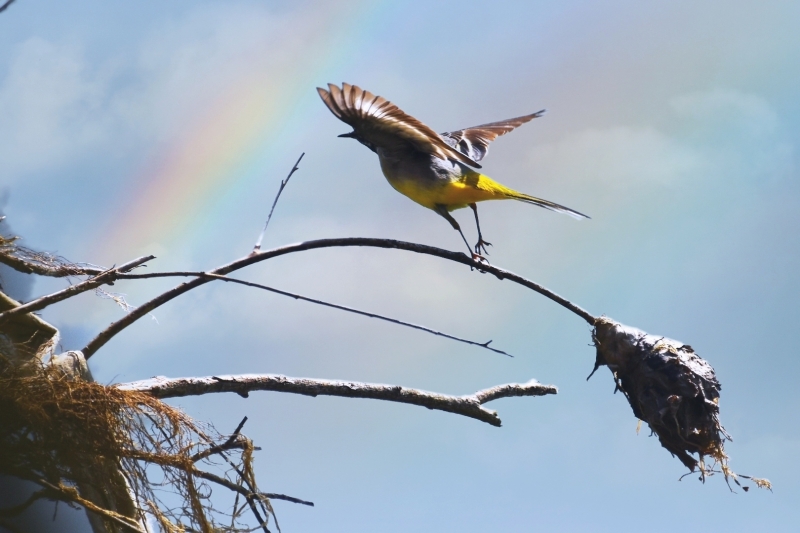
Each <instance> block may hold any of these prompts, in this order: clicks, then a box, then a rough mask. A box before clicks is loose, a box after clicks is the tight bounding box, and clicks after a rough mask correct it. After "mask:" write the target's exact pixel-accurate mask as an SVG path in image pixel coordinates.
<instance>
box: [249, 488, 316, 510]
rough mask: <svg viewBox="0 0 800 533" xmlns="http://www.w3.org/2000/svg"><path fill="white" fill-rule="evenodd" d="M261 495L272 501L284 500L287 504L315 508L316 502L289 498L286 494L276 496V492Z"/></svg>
mask: <svg viewBox="0 0 800 533" xmlns="http://www.w3.org/2000/svg"><path fill="white" fill-rule="evenodd" d="M261 495H262V496H265V497H267V498H269V499H270V500H283V501H286V502H292V503H299V504H300V505H308V506H309V507H314V502H309V501H306V500H301V499H300V498H295V497H294V496H287V495H286V494H276V493H274V492H262V493H261Z"/></svg>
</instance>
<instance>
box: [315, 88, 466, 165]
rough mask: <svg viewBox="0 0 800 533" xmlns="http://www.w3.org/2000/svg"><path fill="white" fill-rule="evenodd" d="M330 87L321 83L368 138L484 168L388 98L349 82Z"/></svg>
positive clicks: (337, 109)
mask: <svg viewBox="0 0 800 533" xmlns="http://www.w3.org/2000/svg"><path fill="white" fill-rule="evenodd" d="M328 89H329V90H327V91H326V90H325V89H322V88H319V87H317V92H318V93H319V95H320V96H321V97H322V101H323V102H325V105H327V106H328V109H330V110H331V112H332V113H333V114H334V115H336V116H337V117H338V118H339V119H340V120H342V121H343V122H345V123H347V124H349V125H350V126H352V127H353V130H355V132H356V134H357V135H358V136H359V137H361V138H362V139H364V140H365V141H367V142H369V143H371V144H373V145H375V146H378V147H380V148H384V149H386V150H388V151H394V150H404V149H407V148H408V146H409V145H411V146H412V147H413V148H414V149H416V150H419V151H421V152H424V153H427V154H432V155H435V156H436V157H438V158H440V159H454V160H456V161H460V162H461V163H464V164H466V165H469V166H472V167H476V168H480V165H479V164H478V163H477V162H475V161H474V160H472V159H471V158H470V157H469V156H468V155H466V154H464V153H462V152H459V151H458V150H457V149H455V148H453V147H452V146H450V145H449V144H448V143H447V142H445V140H444V139H442V137H440V136H439V135H437V134H436V132H435V131H433V130H432V129H430V128H429V127H428V126H426V125H425V124H423V123H422V122H420V121H419V120H417V119H415V118H414V117H412V116H411V115H408V114H406V113H404V112H403V111H402V110H400V108H399V107H397V106H396V105H394V104H393V103H391V102H390V101H388V100H386V99H385V98H382V97H380V96H375V95H374V94H372V93H371V92H369V91H365V90H363V89H361V88H360V87H357V86H355V85H350V84H349V83H343V84H342V88H341V89H340V88H339V87H337V86H336V85H333V84H331V83H329V84H328Z"/></svg>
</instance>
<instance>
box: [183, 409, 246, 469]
mask: <svg viewBox="0 0 800 533" xmlns="http://www.w3.org/2000/svg"><path fill="white" fill-rule="evenodd" d="M245 422H247V417H244V418H242V421H241V422H239V425H238V426H236V429H235V430H233V433H231V436H230V437H228V439H227V440H226V441H225V442H223V443H222V444H215V445H213V446H211V447H209V448H207V449H205V450H203V451H202V452H197V453H196V454H194V455H193V456H192V457H191V459H192V462H195V463H196V462H197V461H199V460H201V459H205V458H206V457H209V456H210V455H214V454H216V453H222V452H224V451H226V450H233V449H240V450H241V449H244V447H245V445H246V444H247V437H245V436H244V435H239V432H240V431H241V430H242V428H243V427H244V424H245Z"/></svg>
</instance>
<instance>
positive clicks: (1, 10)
mask: <svg viewBox="0 0 800 533" xmlns="http://www.w3.org/2000/svg"><path fill="white" fill-rule="evenodd" d="M15 1H16V0H6V3H5V4H3V5H2V6H0V13H2V12H3V11H5V10H6V9H8V6H10V5H11V4H13V3H14V2H15Z"/></svg>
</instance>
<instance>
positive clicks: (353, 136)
mask: <svg viewBox="0 0 800 533" xmlns="http://www.w3.org/2000/svg"><path fill="white" fill-rule="evenodd" d="M339 137H344V138H347V139H355V140H357V141H358V142H360V143H361V144H363V145H364V146H366V147H367V148H369V149H370V150H372V151H373V152H375V145H374V144H372V143H371V142H369V141H367V140H365V139H364V138H362V137H360V136H359V135H358V133H356V131H355V130H353V131H351V132H350V133H342V134H341V135H339Z"/></svg>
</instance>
